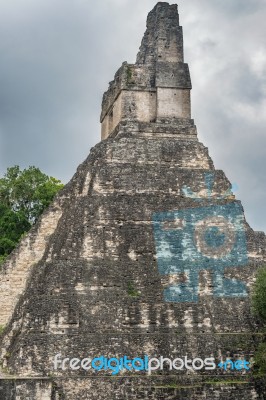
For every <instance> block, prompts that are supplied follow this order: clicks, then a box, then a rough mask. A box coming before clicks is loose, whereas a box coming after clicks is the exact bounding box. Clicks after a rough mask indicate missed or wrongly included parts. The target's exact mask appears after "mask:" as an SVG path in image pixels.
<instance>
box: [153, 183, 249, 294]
mask: <svg viewBox="0 0 266 400" xmlns="http://www.w3.org/2000/svg"><path fill="white" fill-rule="evenodd" d="M210 185H211V184H210ZM209 187H211V186H209ZM210 190H211V189H210ZM153 230H154V238H155V245H156V253H157V263H158V269H159V273H160V275H162V276H164V277H166V276H171V275H176V274H183V275H184V276H186V279H185V282H182V283H179V284H173V285H169V286H168V287H166V288H165V289H164V299H165V301H169V302H197V301H198V290H199V272H200V271H201V270H212V271H213V286H214V289H213V295H214V296H215V297H244V296H247V288H246V285H245V284H244V283H243V282H241V281H239V280H237V279H227V278H224V269H225V268H227V267H235V268H239V267H241V266H242V267H243V266H245V265H246V264H247V262H248V255H247V245H246V234H245V227H244V214H243V210H242V206H241V205H240V204H239V203H238V202H231V203H229V204H223V205H211V206H205V207H197V208H189V209H182V210H176V211H167V212H160V213H155V214H154V215H153Z"/></svg>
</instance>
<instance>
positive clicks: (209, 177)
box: [182, 172, 238, 202]
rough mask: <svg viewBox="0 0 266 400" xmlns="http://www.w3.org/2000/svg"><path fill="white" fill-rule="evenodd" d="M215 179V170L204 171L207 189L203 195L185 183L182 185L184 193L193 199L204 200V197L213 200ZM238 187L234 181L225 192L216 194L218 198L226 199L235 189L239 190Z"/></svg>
mask: <svg viewBox="0 0 266 400" xmlns="http://www.w3.org/2000/svg"><path fill="white" fill-rule="evenodd" d="M214 180H215V176H214V173H213V172H205V173H204V181H205V190H204V194H203V196H202V195H201V196H199V193H198V192H193V190H191V188H190V187H189V186H186V185H184V186H183V187H182V193H183V194H184V195H185V197H189V198H191V199H194V200H195V201H199V202H200V201H202V199H203V197H204V198H205V199H206V200H211V199H212V194H213V185H214ZM237 189H238V187H237V185H236V184H235V183H234V184H233V185H232V187H231V188H229V189H228V190H226V191H225V192H224V193H222V194H221V195H216V196H215V198H216V199H225V198H228V197H231V196H232V195H233V190H234V191H235V190H237Z"/></svg>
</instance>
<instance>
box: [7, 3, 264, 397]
mask: <svg viewBox="0 0 266 400" xmlns="http://www.w3.org/2000/svg"><path fill="white" fill-rule="evenodd" d="M190 90H191V81H190V74H189V68H188V65H187V64H185V63H184V60H183V35H182V28H181V26H180V25H179V17H178V12H177V6H176V5H169V4H168V3H158V4H157V5H156V6H155V7H154V9H153V10H152V11H151V12H150V13H149V15H148V19H147V29H146V32H145V35H144V37H143V40H142V43H141V47H140V50H139V53H138V55H137V60H136V63H135V64H128V63H126V62H124V63H123V64H122V66H121V67H120V68H119V70H118V71H117V73H116V74H115V77H114V80H113V81H112V82H111V83H110V85H109V88H108V90H107V92H105V93H104V96H103V102H102V113H101V124H102V141H101V142H100V143H99V144H97V145H96V146H95V147H94V148H93V149H92V150H91V152H90V154H89V156H88V158H87V159H86V160H85V161H84V162H83V163H82V164H81V165H80V166H79V167H78V169H77V172H76V174H75V175H74V177H73V178H72V180H71V181H70V182H69V183H68V184H67V185H66V187H65V188H64V189H63V191H62V192H61V193H60V194H59V195H58V197H57V198H56V200H55V201H54V203H53V204H52V205H51V207H50V208H49V209H48V210H47V211H46V212H45V213H44V214H43V216H42V217H41V219H40V220H39V222H38V223H37V225H36V226H34V227H33V229H32V230H31V231H30V233H29V234H28V235H27V236H26V237H25V238H24V239H23V241H22V242H21V244H20V246H19V247H18V248H17V249H16V250H15V251H14V252H13V254H11V256H10V257H9V259H8V260H7V262H6V264H5V265H4V268H3V271H2V272H1V276H0V289H1V294H0V296H1V310H0V324H1V326H2V327H5V329H4V332H3V334H2V343H1V373H0V376H1V381H0V399H1V400H18V399H19V400H26V399H27V400H58V399H67V400H68V399H69V400H85V399H90V400H96V399H97V400H105V399H109V400H110V399H117V400H126V399H151V400H163V399H164V400H165V399H169V400H170V399H173V400H179V399H180V400H181V399H182V400H188V399H195V400H198V399H199V400H201V399H208V400H213V399H224V400H227V399H241V400H249V399H263V398H264V397H263V396H264V395H263V386H262V385H260V384H259V383H258V382H257V381H254V380H253V379H252V375H251V372H250V370H248V369H247V368H246V369H245V368H242V369H240V370H238V369H234V370H232V368H231V369H230V368H226V369H225V368H222V364H221V365H220V367H219V366H218V363H223V362H225V361H226V359H230V360H233V361H232V362H234V361H235V360H243V362H244V361H247V362H248V361H249V360H250V358H251V357H252V355H253V354H254V349H255V348H256V346H257V342H258V340H259V337H260V335H259V334H258V333H259V329H260V327H259V325H258V324H257V322H256V321H254V319H253V317H252V316H251V312H250V301H249V292H250V288H251V287H252V284H253V282H254V279H255V273H256V270H257V268H258V267H259V266H260V265H261V264H263V261H265V248H266V247H265V235H264V234H263V233H258V232H257V233H256V232H254V231H253V230H252V229H251V228H250V227H249V225H248V224H247V223H246V221H245V217H244V213H243V208H242V206H241V203H240V201H238V200H236V199H235V197H234V195H233V193H232V190H231V184H230V182H229V181H228V179H227V178H226V176H225V175H224V173H223V171H221V170H216V169H215V168H214V165H213V162H212V160H211V158H210V156H209V154H208V149H207V148H206V147H205V146H204V145H203V144H202V143H200V142H199V141H198V138H197V129H196V126H195V125H194V121H193V119H191V107H190ZM55 356H57V357H58V358H57V360H61V361H62V360H63V359H65V358H68V359H69V360H70V359H71V360H72V359H75V358H76V359H79V360H81V359H82V360H83V359H87V360H88V359H89V361H88V362H90V361H91V360H92V359H93V358H95V357H98V358H99V360H98V363H96V361H95V364H94V365H95V366H96V367H98V370H97V368H94V369H93V368H90V369H89V368H87V369H86V368H81V367H80V364H79V367H77V368H70V362H68V361H67V362H66V364H64V367H65V368H63V367H62V363H61V368H59V367H58V368H57V367H56V366H55ZM102 356H104V357H106V358H108V359H110V358H117V359H121V358H122V359H123V360H124V357H125V356H126V357H128V359H133V358H135V357H139V358H140V359H141V360H142V359H144V358H145V356H146V359H145V360H147V357H153V358H158V359H160V357H164V358H169V359H170V361H171V360H173V359H176V358H177V359H178V360H179V361H176V363H175V367H176V368H170V365H171V364H170V362H168V361H166V362H165V363H164V365H163V369H158V368H157V369H156V368H155V367H156V365H157V364H156V361H154V363H153V367H154V368H153V369H152V370H151V371H147V370H146V369H143V368H142V369H141V365H142V364H141V361H139V363H137V364H136V365H137V366H139V370H130V368H129V369H126V368H124V369H121V370H119V372H117V373H114V370H112V369H111V368H109V369H108V368H103V366H102V364H101V363H102V359H101V357H102ZM185 357H186V360H187V362H188V360H195V359H197V362H195V363H194V364H193V368H192V367H191V363H190V368H186V367H184V365H183V361H182V360H184V359H185ZM206 358H213V359H215V363H216V364H217V366H216V368H215V369H206V368H205V367H206V365H204V367H203V366H202V365H201V359H202V360H205V359H206ZM76 362H77V361H74V363H73V364H72V366H74V367H75V366H77V364H76ZM58 363H59V364H58V365H60V362H59V361H58ZM114 363H115V361H114ZM83 365H85V364H83ZM106 365H107V364H106ZM112 365H115V364H112ZM243 365H244V364H243ZM86 366H88V364H86ZM229 367H230V364H229Z"/></svg>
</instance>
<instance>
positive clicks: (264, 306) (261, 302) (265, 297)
mask: <svg viewBox="0 0 266 400" xmlns="http://www.w3.org/2000/svg"><path fill="white" fill-rule="evenodd" d="M252 307H253V312H254V314H255V315H257V316H258V317H259V318H260V319H261V320H262V321H263V322H264V324H266V268H265V267H264V268H262V269H260V270H259V271H258V274H257V279H256V283H255V285H254V289H253V293H252ZM254 361H255V371H256V373H258V374H259V375H262V376H265V374H266V337H264V341H263V342H262V343H260V345H259V346H258V349H257V351H256V353H255V357H254Z"/></svg>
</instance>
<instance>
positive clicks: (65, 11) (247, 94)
mask: <svg viewBox="0 0 266 400" xmlns="http://www.w3.org/2000/svg"><path fill="white" fill-rule="evenodd" d="M155 4H156V1H152V0H134V1H132V0H104V1H101V2H91V1H90V2H89V1H88V0H12V1H7V0H0V60H1V62H0V146H1V147H0V148H1V151H0V172H1V173H2V174H3V173H4V171H5V170H6V168H7V167H8V166H12V165H14V164H18V165H20V166H21V167H27V166H29V165H35V166H38V167H40V168H41V169H42V170H43V171H44V172H46V173H47V174H49V175H53V176H55V177H57V178H60V179H61V180H63V181H64V182H67V181H68V180H69V179H70V178H71V176H72V175H73V174H74V172H75V170H76V167H77V166H78V164H79V163H80V162H82V161H83V159H84V158H85V157H86V156H87V155H88V153H89V151H90V148H91V147H92V146H93V145H95V144H96V143H97V142H98V141H99V140H100V124H99V115H100V107H101V98H102V94H103V92H104V91H105V90H106V89H107V86H108V82H109V81H110V80H112V79H113V76H114V73H115V72H116V70H117V69H118V68H119V67H120V65H121V63H122V62H123V61H125V60H127V61H128V62H134V61H135V58H136V54H137V51H138V48H139V46H140V42H141V38H142V35H143V33H144V31H145V21H146V17H147V13H148V12H149V11H150V10H151V9H152V8H153V7H154V5H155ZM178 5H179V14H180V23H181V25H182V26H183V31H184V46H185V59H186V61H187V62H188V63H189V66H190V71H191V78H192V84H193V90H192V115H193V118H194V119H195V123H196V125H197V127H198V132H199V139H200V141H202V142H203V143H204V144H205V145H206V146H207V147H209V151H210V155H211V157H212V158H213V160H214V164H215V166H216V168H219V169H223V170H224V171H225V173H226V175H227V176H228V178H229V179H230V181H231V182H232V183H235V184H236V185H237V187H238V190H237V191H236V196H237V198H238V199H241V201H242V203H243V205H244V208H245V214H246V217H247V221H248V222H249V223H250V225H251V226H252V227H253V228H254V229H256V230H264V231H266V221H265V216H266V215H265V214H266V213H265V211H264V203H265V201H264V198H265V195H266V177H265V170H266V157H265V155H266V132H265V125H266V43H265V37H266V25H265V18H266V2H265V0H200V1H199V0H180V1H179V2H178Z"/></svg>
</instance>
